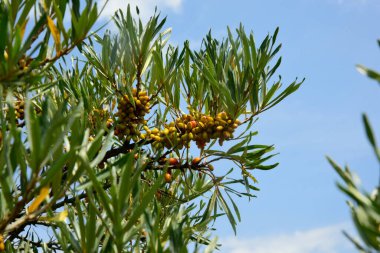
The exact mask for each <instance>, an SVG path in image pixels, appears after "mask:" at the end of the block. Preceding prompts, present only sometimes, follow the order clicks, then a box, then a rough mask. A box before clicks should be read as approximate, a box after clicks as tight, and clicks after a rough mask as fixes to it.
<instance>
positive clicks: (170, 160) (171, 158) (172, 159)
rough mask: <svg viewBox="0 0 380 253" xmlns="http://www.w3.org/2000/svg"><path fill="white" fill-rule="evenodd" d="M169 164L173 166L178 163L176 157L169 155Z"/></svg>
mask: <svg viewBox="0 0 380 253" xmlns="http://www.w3.org/2000/svg"><path fill="white" fill-rule="evenodd" d="M169 164H170V165H173V166H175V165H178V164H179V162H178V159H177V158H174V157H170V158H169Z"/></svg>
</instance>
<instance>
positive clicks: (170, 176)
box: [164, 172, 172, 183]
mask: <svg viewBox="0 0 380 253" xmlns="http://www.w3.org/2000/svg"><path fill="white" fill-rule="evenodd" d="M164 178H165V182H166V183H170V182H171V181H172V174H171V173H169V172H166V173H165V176H164Z"/></svg>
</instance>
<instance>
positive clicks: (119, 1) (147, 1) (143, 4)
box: [99, 0, 183, 19]
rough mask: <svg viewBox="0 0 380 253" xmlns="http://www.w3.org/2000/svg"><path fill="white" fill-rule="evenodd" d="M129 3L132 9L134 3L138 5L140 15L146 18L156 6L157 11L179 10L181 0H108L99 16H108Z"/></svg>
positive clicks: (102, 0)
mask: <svg viewBox="0 0 380 253" xmlns="http://www.w3.org/2000/svg"><path fill="white" fill-rule="evenodd" d="M105 2H106V0H100V1H99V6H103V5H104V3H105ZM128 4H130V5H131V8H132V10H133V11H134V10H135V7H136V5H137V6H138V7H139V10H140V14H141V17H142V18H143V19H146V18H148V17H150V16H151V15H152V14H153V13H154V9H155V8H156V7H157V9H158V11H161V10H165V9H169V10H172V11H175V12H179V11H180V10H181V7H182V4H183V0H109V1H108V3H107V5H106V7H105V9H104V11H103V12H102V15H101V17H105V18H109V17H111V16H112V15H113V14H114V13H115V11H116V10H118V9H126V8H127V5H128Z"/></svg>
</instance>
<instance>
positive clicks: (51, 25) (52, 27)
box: [47, 16, 61, 54]
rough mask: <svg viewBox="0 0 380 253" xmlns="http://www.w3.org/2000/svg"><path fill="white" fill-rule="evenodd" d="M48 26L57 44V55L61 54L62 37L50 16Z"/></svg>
mask: <svg viewBox="0 0 380 253" xmlns="http://www.w3.org/2000/svg"><path fill="white" fill-rule="evenodd" d="M47 24H48V27H49V30H50V32H51V35H52V36H53V39H54V42H55V50H56V51H57V54H59V51H60V49H61V35H60V33H59V31H58V29H57V27H56V26H55V24H54V21H53V20H52V19H51V18H50V17H49V16H47Z"/></svg>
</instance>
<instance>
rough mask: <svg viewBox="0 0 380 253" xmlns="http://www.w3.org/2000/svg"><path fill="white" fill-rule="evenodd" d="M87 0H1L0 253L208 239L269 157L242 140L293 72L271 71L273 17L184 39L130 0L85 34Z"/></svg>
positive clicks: (247, 193) (94, 12) (164, 248)
mask: <svg viewBox="0 0 380 253" xmlns="http://www.w3.org/2000/svg"><path fill="white" fill-rule="evenodd" d="M98 9H99V8H98V7H97V4H96V3H94V2H93V1H91V0H87V1H85V2H83V1H77V0H72V1H69V0H59V1H58V0H45V1H39V2H38V3H36V1H31V0H12V1H2V2H1V3H0V31H1V33H0V83H1V86H0V95H1V98H2V100H1V114H0V128H1V132H0V133H1V135H0V137H1V138H0V174H1V175H0V251H6V252H19V251H43V252H52V251H53V252H54V251H64V252H130V251H144V252H146V251H148V252H187V251H188V250H189V245H190V244H191V243H193V245H194V247H193V248H194V250H195V251H197V250H198V249H199V247H201V245H206V246H205V247H207V248H206V250H209V251H211V250H212V249H214V248H216V247H217V242H216V240H215V239H213V238H212V234H211V232H212V231H213V224H214V222H215V221H216V220H217V219H218V218H219V217H222V216H226V217H227V218H228V220H229V222H230V224H231V226H232V228H233V230H236V225H237V222H238V221H240V214H239V208H238V206H237V205H236V204H235V202H234V201H235V199H236V198H237V197H246V198H248V199H249V198H251V197H254V191H257V190H258V188H257V186H256V179H255V177H254V175H253V173H254V170H258V169H259V170H268V169H272V168H274V167H275V166H276V165H277V163H275V164H270V163H269V164H268V160H269V159H270V158H271V157H272V156H273V155H274V154H273V153H271V151H272V150H273V146H268V145H258V144H254V143H252V137H253V136H254V135H256V134H257V132H252V131H251V127H252V125H253V123H254V121H255V120H256V119H257V115H259V114H261V113H262V112H264V111H266V110H268V109H269V108H271V107H273V106H275V105H276V104H278V103H279V102H280V101H282V100H283V99H284V98H285V97H287V96H288V95H290V94H291V93H293V92H294V91H296V90H297V89H298V87H299V86H300V85H301V83H302V82H298V81H297V80H295V81H294V82H293V83H291V84H289V85H288V86H286V87H285V88H281V86H282V82H281V77H280V78H278V79H276V78H275V77H274V74H275V71H276V70H277V68H278V67H279V65H280V63H281V58H280V57H278V56H277V53H278V52H279V50H280V48H281V45H280V44H277V42H276V39H277V34H278V29H276V30H275V32H274V33H273V35H268V36H267V37H265V39H264V40H263V41H262V42H261V43H260V44H259V45H257V44H256V41H255V38H254V36H253V33H249V34H247V33H246V32H245V30H244V27H243V26H242V25H241V26H240V27H238V28H237V29H236V31H232V30H230V29H229V28H228V29H227V35H228V36H227V38H225V39H222V40H217V39H215V38H213V36H212V34H211V32H210V33H209V34H207V35H206V37H205V38H204V40H203V43H202V46H201V48H200V49H199V50H193V49H192V48H191V47H190V44H189V42H185V43H184V44H183V46H182V47H178V46H173V45H171V44H169V36H170V33H171V29H164V26H165V18H161V16H160V15H159V14H158V13H156V14H155V15H154V16H152V17H151V18H150V19H149V21H148V22H147V23H143V22H142V21H141V20H140V19H139V18H134V16H133V15H132V13H131V10H130V7H129V6H128V8H127V9H126V10H125V11H122V10H120V11H118V12H117V13H116V14H115V16H114V22H115V24H116V27H117V29H118V32H117V33H116V34H114V33H111V32H110V31H106V32H100V31H97V32H90V30H91V29H93V26H94V24H95V22H96V20H97V18H98V16H99V11H98ZM137 12H139V11H138V9H137ZM75 50H77V52H76V51H75ZM69 57H71V58H69ZM273 79H274V80H273ZM226 143H228V144H226ZM222 145H228V146H227V147H226V146H225V147H221V146H222ZM220 161H228V162H227V163H226V162H223V163H221V162H220ZM214 167H215V169H214Z"/></svg>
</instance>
